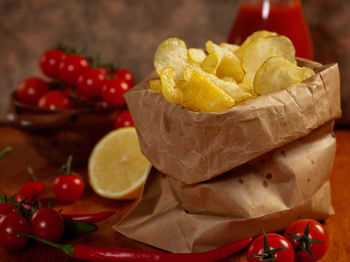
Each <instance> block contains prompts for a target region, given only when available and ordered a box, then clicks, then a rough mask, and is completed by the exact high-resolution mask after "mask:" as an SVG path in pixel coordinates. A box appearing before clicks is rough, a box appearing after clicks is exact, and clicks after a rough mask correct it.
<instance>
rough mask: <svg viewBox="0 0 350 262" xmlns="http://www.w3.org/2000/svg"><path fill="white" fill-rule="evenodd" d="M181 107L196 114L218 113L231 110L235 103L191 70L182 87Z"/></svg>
mask: <svg viewBox="0 0 350 262" xmlns="http://www.w3.org/2000/svg"><path fill="white" fill-rule="evenodd" d="M181 89H182V91H183V102H182V105H183V106H184V107H186V108H189V109H190V110H193V111H198V112H208V113H209V112H219V111H222V110H225V109H228V108H231V107H232V106H233V105H234V104H235V101H234V99H233V98H232V97H230V96H229V95H227V94H226V93H225V92H224V91H222V90H221V89H220V88H218V87H217V86H215V85H214V84H213V83H212V82H211V81H209V80H208V79H207V78H205V77H204V76H203V75H201V74H200V72H198V70H193V71H192V73H191V77H190V79H189V81H187V82H186V84H183V85H182V88H181Z"/></svg>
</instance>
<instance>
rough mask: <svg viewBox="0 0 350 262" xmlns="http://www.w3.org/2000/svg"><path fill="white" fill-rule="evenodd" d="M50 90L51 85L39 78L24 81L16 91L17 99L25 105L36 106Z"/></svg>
mask: <svg viewBox="0 0 350 262" xmlns="http://www.w3.org/2000/svg"><path fill="white" fill-rule="evenodd" d="M49 90H50V85H49V84H48V83H46V82H45V81H44V80H42V79H40V78H38V77H30V78H27V79H25V80H23V81H22V82H21V83H20V84H19V85H18V87H17V89H16V98H17V100H18V101H20V102H21V103H23V104H27V105H32V106H36V105H37V104H38V101H39V99H40V97H42V96H43V95H44V94H46V93H47V92H48V91H49Z"/></svg>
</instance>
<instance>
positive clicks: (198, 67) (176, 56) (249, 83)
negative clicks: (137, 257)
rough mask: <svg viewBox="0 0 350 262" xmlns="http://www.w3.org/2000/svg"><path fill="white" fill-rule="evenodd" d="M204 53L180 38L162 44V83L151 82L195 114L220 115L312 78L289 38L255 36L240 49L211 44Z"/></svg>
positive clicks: (158, 58) (157, 62)
mask: <svg viewBox="0 0 350 262" xmlns="http://www.w3.org/2000/svg"><path fill="white" fill-rule="evenodd" d="M205 50H206V51H204V50H202V49H196V48H190V49H187V47H186V44H185V42H184V41H182V40H180V39H178V38H169V39H167V40H165V41H164V42H162V43H161V44H160V45H159V47H158V49H157V51H156V53H155V56H154V67H155V70H156V71H157V73H158V75H159V77H160V79H155V80H150V87H151V89H152V90H154V91H155V92H158V93H160V94H163V96H164V97H165V99H166V100H167V101H169V102H170V103H175V104H179V105H181V106H183V107H186V108H188V109H190V110H192V111H197V112H219V111H222V110H225V109H228V108H231V107H232V106H234V105H236V104H239V103H241V102H243V101H246V100H248V99H250V98H253V97H256V96H257V95H263V94H267V93H270V92H274V91H278V90H281V89H284V88H286V87H288V86H291V85H293V84H295V83H298V82H301V81H303V80H305V79H307V78H309V77H311V76H312V75H313V74H314V72H313V71H312V70H311V69H309V68H306V67H298V66H297V65H296V59H295V49H294V46H293V44H292V42H291V41H290V40H289V39H288V38H287V37H285V36H281V35H278V34H276V33H273V32H269V31H257V32H255V33H253V34H252V35H250V36H249V37H248V38H247V39H246V40H245V41H244V43H243V44H242V45H241V46H238V45H232V44H228V43H221V44H220V45H217V44H215V43H213V42H212V41H208V42H206V44H205Z"/></svg>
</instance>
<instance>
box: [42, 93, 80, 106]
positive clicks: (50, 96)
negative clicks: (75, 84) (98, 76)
mask: <svg viewBox="0 0 350 262" xmlns="http://www.w3.org/2000/svg"><path fill="white" fill-rule="evenodd" d="M38 107H40V108H44V109H50V110H58V109H73V108H74V101H73V99H72V98H71V97H70V96H69V95H67V94H66V93H65V92H63V91H58V90H54V91H50V92H48V93H46V94H45V95H43V96H42V97H41V98H40V99H39V102H38Z"/></svg>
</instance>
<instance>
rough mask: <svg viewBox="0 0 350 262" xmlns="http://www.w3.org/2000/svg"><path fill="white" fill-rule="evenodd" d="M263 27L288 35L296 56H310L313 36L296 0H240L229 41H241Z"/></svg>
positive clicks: (311, 56)
mask: <svg viewBox="0 0 350 262" xmlns="http://www.w3.org/2000/svg"><path fill="white" fill-rule="evenodd" d="M262 29H265V30H269V31H273V32H277V33H279V34H281V35H285V36H287V37H288V38H289V39H290V40H291V41H292V42H293V44H294V47H295V49H296V56H297V57H303V58H307V59H311V60H312V59H313V47H312V40H311V36H310V32H309V29H308V26H307V24H306V21H305V17H304V13H303V9H302V5H301V3H300V1H299V0H242V1H240V5H239V10H238V13H237V16H236V19H235V21H234V23H233V25H232V27H231V32H230V35H229V37H228V42H229V43H232V44H241V43H242V42H243V41H244V39H245V38H246V37H247V36H249V35H250V34H251V33H253V32H254V31H257V30H262Z"/></svg>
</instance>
